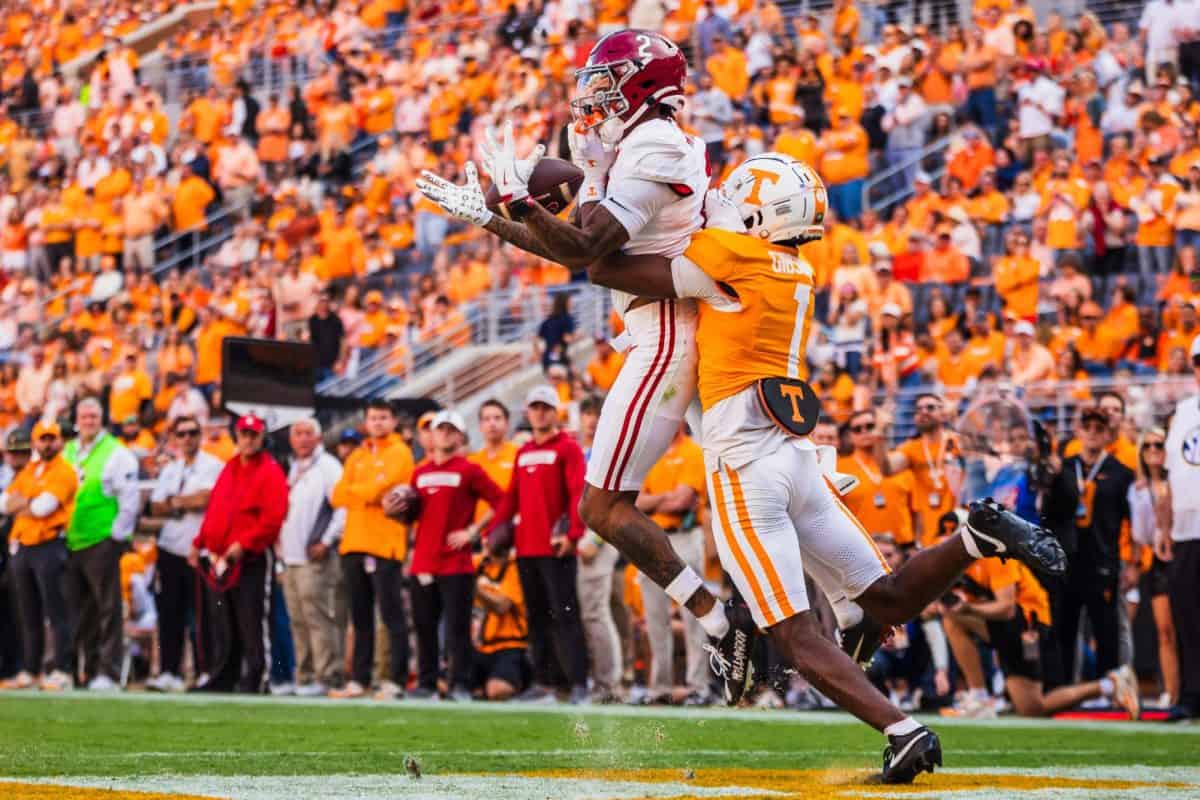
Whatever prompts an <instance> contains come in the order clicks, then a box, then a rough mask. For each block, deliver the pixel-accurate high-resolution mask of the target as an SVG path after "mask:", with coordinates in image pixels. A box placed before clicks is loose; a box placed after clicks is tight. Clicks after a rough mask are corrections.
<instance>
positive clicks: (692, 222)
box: [601, 119, 708, 313]
mask: <svg viewBox="0 0 1200 800" xmlns="http://www.w3.org/2000/svg"><path fill="white" fill-rule="evenodd" d="M647 182H649V183H652V184H659V185H661V186H665V187H667V188H668V189H669V192H670V194H669V195H666V194H665V193H664V192H662V191H661V189H658V187H648V186H647ZM647 189H658V190H657V191H647ZM707 189H708V159H707V156H706V154H705V149H704V142H703V140H701V139H699V138H697V137H695V136H689V135H687V134H686V133H684V132H683V131H682V130H681V129H680V127H679V126H678V125H676V124H675V123H674V122H671V121H670V120H666V119H656V120H651V121H650V122H646V123H644V124H642V125H639V126H637V127H636V128H634V129H633V131H632V132H630V134H629V135H628V136H626V137H625V138H624V139H622V140H621V143H620V144H618V145H617V157H616V159H615V160H614V161H613V164H612V166H611V167H610V168H609V172H608V187H607V192H606V196H605V198H604V200H602V201H601V203H602V204H603V205H604V206H605V208H607V209H608V210H609V211H610V212H611V213H612V214H613V216H615V217H616V218H617V219H618V220H620V222H621V223H622V224H623V225H624V226H625V229H626V230H627V231H629V234H630V235H629V241H628V242H626V243H625V246H624V247H623V248H622V250H624V251H625V252H626V253H630V254H632V255H645V254H655V255H661V256H666V257H667V258H674V257H675V256H678V255H681V254H682V253H683V251H684V250H686V249H687V246H688V242H689V240H690V239H691V236H692V234H693V233H695V232H696V231H698V230H700V227H701V226H702V225H703V223H704V216H703V209H704V195H705V192H706V191H707ZM664 197H666V198H667V201H666V202H665V204H664V200H663V198H664ZM633 297H634V296H633V295H630V294H627V293H625V292H617V291H614V292H613V305H614V306H615V307H616V308H617V310H618V311H619V312H621V313H624V311H625V309H626V308H627V307H628V306H629V303H630V302H631V301H632V299H633Z"/></svg>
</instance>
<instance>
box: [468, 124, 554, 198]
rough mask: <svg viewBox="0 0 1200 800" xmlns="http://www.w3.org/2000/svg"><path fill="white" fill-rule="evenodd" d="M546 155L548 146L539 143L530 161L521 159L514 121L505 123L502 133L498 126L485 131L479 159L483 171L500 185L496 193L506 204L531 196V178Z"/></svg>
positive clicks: (497, 186)
mask: <svg viewBox="0 0 1200 800" xmlns="http://www.w3.org/2000/svg"><path fill="white" fill-rule="evenodd" d="M497 133H499V141H497ZM545 154H546V146H545V145H543V144H539V145H538V146H536V147H534V148H533V152H532V153H530V154H529V158H517V150H516V145H514V144H513V128H512V123H511V122H506V123H504V128H503V129H502V130H501V131H499V132H497V131H496V129H495V128H494V127H489V128H488V129H487V130H485V131H484V132H483V142H482V143H481V144H480V145H479V159H480V163H481V164H482V166H483V171H484V172H486V173H487V175H488V177H489V178H491V179H492V183H494V184H496V191H497V192H499V193H500V201H501V202H502V203H511V202H512V201H514V200H521V199H523V198H525V197H528V196H529V176H530V175H532V174H533V168H534V167H536V166H537V163H538V162H539V161H541V160H542V156H544V155H545Z"/></svg>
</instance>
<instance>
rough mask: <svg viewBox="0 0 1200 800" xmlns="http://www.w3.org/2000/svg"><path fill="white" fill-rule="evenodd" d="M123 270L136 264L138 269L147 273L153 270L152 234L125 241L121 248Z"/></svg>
mask: <svg viewBox="0 0 1200 800" xmlns="http://www.w3.org/2000/svg"><path fill="white" fill-rule="evenodd" d="M122 252H123V253H124V263H123V264H122V266H123V267H124V268H125V269H130V268H132V267H133V266H134V264H135V263H136V264H137V266H138V268H140V269H142V270H144V271H149V270H152V269H154V234H153V233H151V234H148V235H146V236H139V237H137V238H135V239H126V240H125V243H124V246H123V248H122Z"/></svg>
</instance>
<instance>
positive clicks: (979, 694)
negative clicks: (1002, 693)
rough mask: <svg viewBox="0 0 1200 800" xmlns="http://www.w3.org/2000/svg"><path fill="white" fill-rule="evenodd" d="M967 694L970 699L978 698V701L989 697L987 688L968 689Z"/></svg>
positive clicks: (984, 700)
mask: <svg viewBox="0 0 1200 800" xmlns="http://www.w3.org/2000/svg"><path fill="white" fill-rule="evenodd" d="M967 696H968V697H970V698H971V699H972V700H978V701H980V702H986V701H987V700H989V699H990V698H989V697H988V690H987V689H970V690H968V692H967Z"/></svg>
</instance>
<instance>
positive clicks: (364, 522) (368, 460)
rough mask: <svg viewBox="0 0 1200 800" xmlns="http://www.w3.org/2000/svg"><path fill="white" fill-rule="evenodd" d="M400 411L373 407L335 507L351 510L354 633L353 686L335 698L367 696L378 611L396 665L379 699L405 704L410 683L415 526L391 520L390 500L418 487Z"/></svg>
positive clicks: (349, 582)
mask: <svg viewBox="0 0 1200 800" xmlns="http://www.w3.org/2000/svg"><path fill="white" fill-rule="evenodd" d="M398 421H399V420H398V419H397V417H396V411H395V409H394V408H393V407H392V405H391V403H389V402H388V401H387V400H384V399H375V400H372V401H371V402H370V403H368V404H367V411H366V418H365V419H364V421H363V427H364V428H365V430H366V434H367V438H366V439H365V440H364V441H363V443H362V444H361V445H360V446H359V447H358V449H357V450H355V451H354V452H353V453H351V454H350V457H349V458H347V459H346V463H345V465H344V469H343V471H342V478H341V480H339V481H338V482H337V485H336V486H334V487H333V496H332V498H331V499H330V504H331V505H332V506H333V507H334V508H344V509H346V525H345V528H344V530H343V533H342V544H341V547H340V548H339V550H338V552H339V553H340V554H341V557H342V573H343V577H344V580H345V583H346V594H347V596H348V599H349V605H350V624H351V626H352V627H353V629H354V658H353V662H352V667H351V675H350V680H349V681H347V682H346V684H345V685H343V686H340V687H337V688H335V689H333V690H332V691H330V693H329V696H330V697H334V698H354V697H362V696H364V695H365V694H366V693H367V691H368V689H369V688H370V686H371V669H372V667H373V665H374V663H375V607H376V604H378V606H379V612H380V616H382V618H383V626H384V628H386V629H387V635H388V644H389V647H390V650H391V654H390V655H391V658H390V661H389V664H388V668H387V670H386V671H385V674H386V677H385V679H384V680H382V681H381V682H380V684H379V687H378V691H377V692H376V693H375V697H376V698H377V699H380V700H389V699H395V698H398V697H400V696H401V695H402V694H403V692H404V686H405V685H406V684H407V683H408V618H407V615H406V613H405V609H404V606H405V603H404V593H403V577H404V560H405V557H406V556H407V555H408V533H409V529H408V525H406V524H405V523H404V522H401V521H400V520H397V519H393V518H392V517H389V516H388V514H387V508H385V506H384V500H385V498H386V497H387V496H388V494H389V493H391V492H392V491H393V490H394V489H395V488H396V487H398V486H407V485H409V484H410V483H411V482H412V475H413V454H412V450H410V449H409V447H408V445H407V444H405V442H404V439H403V438H401V436H400V434H398V433H397V432H396V425H397V423H398Z"/></svg>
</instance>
